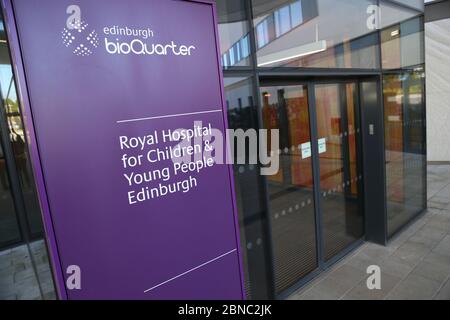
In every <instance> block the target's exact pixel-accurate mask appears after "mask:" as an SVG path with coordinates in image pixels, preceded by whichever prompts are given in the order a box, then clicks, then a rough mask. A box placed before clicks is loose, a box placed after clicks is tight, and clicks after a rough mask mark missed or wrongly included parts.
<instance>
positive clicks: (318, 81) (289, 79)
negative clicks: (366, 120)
mask: <svg viewBox="0 0 450 320" xmlns="http://www.w3.org/2000/svg"><path fill="white" fill-rule="evenodd" d="M257 80H258V90H257V93H258V97H259V99H260V90H259V89H260V88H262V87H270V86H302V85H303V86H306V87H307V89H308V107H309V123H310V137H311V147H312V172H313V181H314V190H313V191H314V207H315V209H314V216H315V221H316V244H315V245H316V253H317V268H316V269H315V270H314V271H312V272H311V273H310V274H308V275H307V276H305V277H303V278H302V279H299V281H298V282H297V283H295V284H294V285H292V286H291V287H290V288H288V289H286V290H285V291H284V292H282V293H280V294H276V292H274V295H275V298H276V299H286V298H287V297H289V296H290V295H292V294H293V293H295V292H296V291H298V290H299V289H301V288H302V287H303V286H305V285H306V284H307V283H309V282H311V281H312V280H314V279H315V278H316V277H318V276H319V275H321V274H322V273H323V272H324V271H326V270H328V269H330V268H331V267H332V266H334V265H335V264H336V263H337V262H338V261H340V260H342V259H343V258H344V257H346V256H347V255H348V254H350V253H352V252H353V251H354V250H355V249H356V248H358V247H360V246H361V245H362V244H363V243H364V242H365V241H366V238H367V216H366V195H365V192H364V190H365V185H364V182H365V179H364V180H362V181H361V180H359V181H358V190H360V191H359V192H360V193H361V195H360V201H361V203H360V205H361V209H362V212H363V219H364V222H363V228H364V234H363V236H362V237H361V238H360V239H357V240H356V241H355V242H353V243H352V244H350V245H349V246H348V247H346V248H345V249H343V250H342V251H341V252H339V253H338V254H337V255H335V256H334V257H333V258H331V259H329V260H328V261H325V257H324V244H323V220H322V215H323V213H322V208H321V201H320V199H321V192H320V156H319V145H318V139H319V137H318V128H317V110H316V99H315V87H316V85H322V84H341V85H343V84H348V83H354V84H355V90H356V92H355V107H356V110H357V112H355V120H356V121H357V126H358V128H357V129H359V131H360V135H359V138H358V139H357V148H358V150H359V152H358V155H357V166H358V168H361V172H363V173H364V142H363V141H364V139H363V110H362V104H361V97H360V93H361V83H362V82H365V81H368V80H370V81H372V82H373V81H375V82H377V84H378V87H380V85H381V78H380V76H379V75H378V74H374V75H367V74H366V75H364V76H363V75H361V76H358V75H351V76H349V75H332V76H329V75H327V76H317V75H315V76H286V75H284V76H281V75H280V76H278V75H276V76H274V75H267V76H263V75H260V77H259V78H258V79H257ZM380 94H381V91H379V90H378V91H377V96H378V99H379V100H378V101H379V103H380V104H381V103H382V100H380V99H381V98H382V97H381V96H380ZM341 99H342V97H341ZM381 109H382V108H381V105H380V110H381ZM258 117H259V118H260V119H261V118H262V109H261V108H258ZM363 176H364V174H363ZM266 180H267V178H266ZM266 183H267V182H266ZM266 197H267V199H266V202H267V203H269V199H268V195H267V193H266ZM268 210H269V207H268ZM269 223H270V224H271V222H269ZM269 228H270V227H269ZM270 229H271V228H270ZM272 251H273V248H272ZM274 272H275V271H274V270H273V269H272V273H274ZM271 278H272V284H271V286H272V287H273V288H275V276H274V275H273V276H272V277H271Z"/></svg>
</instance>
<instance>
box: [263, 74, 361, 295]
mask: <svg viewBox="0 0 450 320" xmlns="http://www.w3.org/2000/svg"><path fill="white" fill-rule="evenodd" d="M260 94H261V99H262V100H261V101H262V110H261V113H262V119H263V121H262V124H263V128H264V129H267V130H269V133H270V130H275V129H277V130H279V133H280V150H279V151H278V153H279V154H280V170H279V171H278V173H277V174H276V175H273V176H270V177H268V178H267V180H268V198H269V211H270V218H271V237H272V252H273V266H274V279H275V289H276V293H277V294H281V293H283V292H284V291H285V290H286V289H288V288H290V287H292V286H293V285H295V284H296V283H298V282H299V281H300V280H301V279H303V278H304V277H305V276H307V275H308V274H310V273H311V272H313V271H314V270H317V269H320V268H324V266H325V265H326V264H327V263H328V262H329V261H330V260H332V259H333V258H335V257H337V256H339V255H340V254H342V252H343V251H345V250H346V249H347V248H349V247H350V246H351V245H352V244H353V243H355V242H356V241H358V240H359V239H361V238H362V237H363V235H364V215H363V201H362V195H363V193H362V168H361V162H362V160H361V143H360V140H361V129H360V114H359V106H358V85H357V82H345V83H327V84H320V83H306V84H301V85H300V84H299V85H287V86H273V85H272V86H264V87H261V89H260ZM311 121H313V122H311ZM269 137H270V134H269ZM316 139H317V141H314V140H316Z"/></svg>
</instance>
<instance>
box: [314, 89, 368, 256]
mask: <svg viewBox="0 0 450 320" xmlns="http://www.w3.org/2000/svg"><path fill="white" fill-rule="evenodd" d="M357 88H358V87H357V84H356V83H339V84H335V83H332V84H317V85H315V108H316V116H317V137H318V153H319V157H318V158H319V171H320V184H319V185H318V187H319V188H320V199H318V200H319V201H320V206H319V208H320V211H321V212H320V214H321V218H322V219H321V221H322V225H321V229H322V243H323V257H324V259H325V261H328V260H330V259H332V258H333V257H335V256H336V255H338V254H339V253H340V252H342V251H343V250H344V249H346V248H347V247H349V246H350V245H351V244H352V243H354V242H355V241H357V240H359V239H360V238H361V237H362V236H363V235H364V215H363V202H362V177H363V176H362V170H361V165H360V164H361V158H360V157H361V152H360V145H361V144H360V143H359V141H360V137H361V134H360V133H361V129H360V125H359V123H360V120H359V108H358V103H357V91H356V90H357Z"/></svg>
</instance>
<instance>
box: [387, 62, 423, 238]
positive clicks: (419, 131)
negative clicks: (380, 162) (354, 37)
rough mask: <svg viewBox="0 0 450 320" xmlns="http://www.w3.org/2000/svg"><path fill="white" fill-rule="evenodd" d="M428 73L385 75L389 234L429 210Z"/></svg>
mask: <svg viewBox="0 0 450 320" xmlns="http://www.w3.org/2000/svg"><path fill="white" fill-rule="evenodd" d="M424 99H425V98H424V73H423V71H422V72H414V73H404V74H401V75H386V76H384V113H385V130H386V132H385V139H386V142H385V145H386V192H387V213H388V233H389V235H390V236H392V235H393V234H394V233H395V232H396V231H397V230H399V229H400V228H401V227H402V226H404V225H405V224H406V223H407V222H408V221H409V220H411V219H412V218H413V217H414V216H416V215H417V214H418V213H420V212H421V211H422V210H424V209H425V199H426V196H425V188H426V185H425V183H426V182H425V170H426V156H425V124H424V116H425V114H424V113H425V110H424Z"/></svg>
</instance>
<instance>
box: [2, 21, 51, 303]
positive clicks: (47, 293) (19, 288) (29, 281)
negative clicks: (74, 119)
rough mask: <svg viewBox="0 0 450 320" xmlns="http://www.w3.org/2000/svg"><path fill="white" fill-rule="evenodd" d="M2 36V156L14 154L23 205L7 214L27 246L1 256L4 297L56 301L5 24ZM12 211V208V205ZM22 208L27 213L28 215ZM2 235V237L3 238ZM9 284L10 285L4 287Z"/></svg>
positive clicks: (18, 198) (13, 173) (13, 175)
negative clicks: (5, 141) (5, 142)
mask: <svg viewBox="0 0 450 320" xmlns="http://www.w3.org/2000/svg"><path fill="white" fill-rule="evenodd" d="M0 34H1V36H0V38H1V39H2V40H3V41H1V43H0V87H1V92H0V93H1V99H2V100H3V104H2V106H4V110H1V112H3V113H4V115H5V116H6V119H5V122H1V123H0V126H1V130H2V131H4V132H8V133H9V141H8V142H9V144H8V148H6V145H4V148H3V150H2V153H3V152H6V150H8V152H10V153H12V156H13V158H14V160H15V161H14V165H15V168H11V167H10V169H12V170H10V171H9V175H10V176H11V178H12V180H11V181H18V182H19V183H18V184H19V188H20V190H19V192H20V194H14V198H15V200H16V201H17V203H19V204H20V205H18V206H17V208H18V210H20V212H13V211H11V210H10V209H9V210H8V209H7V212H10V214H11V215H13V214H14V215H15V214H17V218H16V217H13V216H11V221H12V219H14V223H17V222H16V219H20V220H19V221H20V222H21V223H20V226H19V227H20V232H21V234H22V237H23V239H22V241H25V242H26V243H25V244H22V245H20V246H18V247H15V248H12V249H10V250H6V251H4V252H0V266H8V268H7V269H6V270H2V271H0V296H6V298H8V299H27V300H28V299H55V298H56V296H55V290H54V284H53V280H52V272H51V270H50V265H49V261H48V255H47V249H46V245H45V242H44V240H42V237H43V233H44V230H43V224H42V219H41V212H40V207H39V202H38V198H37V192H36V189H35V182H34V179H33V173H32V170H31V163H30V159H29V155H28V150H27V143H26V141H27V140H26V139H27V137H26V131H25V129H24V126H23V121H22V115H21V109H20V107H19V100H18V97H17V93H16V85H15V82H14V77H13V73H12V67H11V60H10V55H9V49H8V43H7V38H6V34H5V30H4V26H3V23H2V22H1V21H0ZM0 165H1V166H2V167H1V168H0V171H2V172H1V175H2V187H3V183H4V181H5V180H4V179H3V176H6V173H4V170H5V168H4V159H1V160H0ZM14 169H15V170H14ZM0 201H3V200H0ZM19 201H20V202H19ZM22 201H23V203H21V202H22ZM9 207H10V208H11V205H9ZM0 208H1V211H0V215H3V214H4V211H3V208H8V205H6V204H5V206H3V203H2V204H1V207H0ZM22 208H24V209H25V210H24V212H23V209H22ZM5 213H6V212H5ZM3 223H4V221H0V229H3V227H4V226H5V225H4V224H3ZM10 227H11V226H10ZM2 231H3V230H1V231H0V237H1V236H2V235H3V232H2ZM0 245H1V244H0ZM5 282H6V285H4V286H3V285H1V284H2V283H5Z"/></svg>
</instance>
